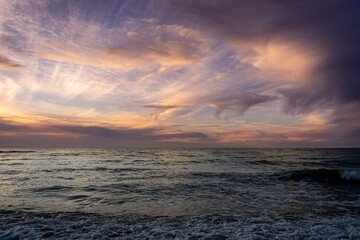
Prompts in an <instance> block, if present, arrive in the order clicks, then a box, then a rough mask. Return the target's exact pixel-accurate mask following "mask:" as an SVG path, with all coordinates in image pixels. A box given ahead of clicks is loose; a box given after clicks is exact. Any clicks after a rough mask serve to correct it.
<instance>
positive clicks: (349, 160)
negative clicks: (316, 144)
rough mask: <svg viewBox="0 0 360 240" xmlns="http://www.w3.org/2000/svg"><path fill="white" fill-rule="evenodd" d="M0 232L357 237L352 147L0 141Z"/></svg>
mask: <svg viewBox="0 0 360 240" xmlns="http://www.w3.org/2000/svg"><path fill="white" fill-rule="evenodd" d="M0 213H1V214H0V239H42V238H44V239H124V238H129V239H146V238H149V239H274V238H278V239H308V238H314V239H342V238H343V239H360V221H359V220H360V149H0Z"/></svg>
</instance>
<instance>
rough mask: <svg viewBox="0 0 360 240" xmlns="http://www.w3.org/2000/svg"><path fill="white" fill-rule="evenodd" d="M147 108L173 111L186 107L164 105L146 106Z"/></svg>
mask: <svg viewBox="0 0 360 240" xmlns="http://www.w3.org/2000/svg"><path fill="white" fill-rule="evenodd" d="M144 107H146V108H155V109H171V108H181V107H184V106H180V105H163V104H145V105H144Z"/></svg>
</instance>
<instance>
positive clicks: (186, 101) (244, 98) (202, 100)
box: [143, 89, 277, 118]
mask: <svg viewBox="0 0 360 240" xmlns="http://www.w3.org/2000/svg"><path fill="white" fill-rule="evenodd" d="M191 94H192V95H186V96H181V95H180V96H176V97H175V98H173V99H170V100H169V102H172V103H173V104H146V105H143V106H144V107H147V108H153V109H157V110H159V111H162V113H160V114H158V115H157V117H159V118H164V117H175V116H176V117H179V116H184V115H187V114H189V113H192V112H193V111H194V109H195V108H196V107H200V106H211V107H213V108H215V112H214V114H215V116H216V117H217V118H220V116H221V114H222V113H223V112H224V111H225V110H228V111H232V112H235V113H238V114H243V113H245V112H246V111H247V110H248V109H249V108H251V107H253V106H255V105H258V104H261V103H266V102H271V101H274V100H276V99H277V98H276V97H274V96H269V95H264V94H255V93H249V92H246V91H244V90H234V89H233V90H221V91H210V93H204V94H196V93H195V92H194V93H191ZM194 94H196V95H194ZM178 103H182V105H180V104H178Z"/></svg>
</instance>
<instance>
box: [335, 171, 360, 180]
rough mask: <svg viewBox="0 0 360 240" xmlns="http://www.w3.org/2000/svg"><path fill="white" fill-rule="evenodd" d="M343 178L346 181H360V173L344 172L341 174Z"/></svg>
mask: <svg viewBox="0 0 360 240" xmlns="http://www.w3.org/2000/svg"><path fill="white" fill-rule="evenodd" d="M340 175H341V178H342V179H345V180H357V181H360V172H359V171H355V170H344V171H341V172H340Z"/></svg>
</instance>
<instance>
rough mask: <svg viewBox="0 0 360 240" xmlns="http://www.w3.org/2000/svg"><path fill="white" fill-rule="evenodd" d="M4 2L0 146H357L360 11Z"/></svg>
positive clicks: (277, 0)
mask: <svg viewBox="0 0 360 240" xmlns="http://www.w3.org/2000/svg"><path fill="white" fill-rule="evenodd" d="M0 4H1V8H0V93H1V95H0V147H360V27H359V26H360V14H359V12H360V3H359V2H358V1H354V0H351V1H347V0H336V1H333V0H317V1H313V0H301V1H300V0H299V1H295V0H290V1H283V0H246V1H244V0H226V1H218V0H215V1H213V0H204V1H202V0H191V1H190V0H189V1H180V0H179V1H177V0H154V1H151V0H149V1H147V0H143V1H136V0H129V1H126V0H124V1H111V0H104V1H90V0H77V1H75V0H73V1H70V0H69V1H61V0H59V1H58V0H54V1H50V0H49V1H42V0H34V1H32V0H29V1H22V0H19V1H17V0H0Z"/></svg>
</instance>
